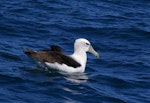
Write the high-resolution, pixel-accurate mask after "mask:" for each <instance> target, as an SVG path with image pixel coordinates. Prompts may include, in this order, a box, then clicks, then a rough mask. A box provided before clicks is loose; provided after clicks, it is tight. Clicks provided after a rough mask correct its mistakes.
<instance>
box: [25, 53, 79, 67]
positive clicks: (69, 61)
mask: <svg viewBox="0 0 150 103" xmlns="http://www.w3.org/2000/svg"><path fill="white" fill-rule="evenodd" d="M25 54H27V55H30V56H31V57H32V58H34V59H36V60H38V61H41V62H49V63H54V62H57V63H59V64H66V65H68V66H72V67H74V68H77V67H80V66H81V64H80V63H78V62H77V61H75V60H74V59H73V58H71V57H69V56H66V55H64V54H63V53H61V52H59V51H58V52H57V51H38V52H34V51H32V50H28V51H26V52H25Z"/></svg>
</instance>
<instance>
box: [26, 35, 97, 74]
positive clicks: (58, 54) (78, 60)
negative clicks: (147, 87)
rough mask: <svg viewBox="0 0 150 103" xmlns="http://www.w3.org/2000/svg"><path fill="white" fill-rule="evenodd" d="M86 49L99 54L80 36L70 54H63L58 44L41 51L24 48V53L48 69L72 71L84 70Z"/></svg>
mask: <svg viewBox="0 0 150 103" xmlns="http://www.w3.org/2000/svg"><path fill="white" fill-rule="evenodd" d="M87 51H89V52H91V53H93V54H94V55H96V56H99V55H98V53H97V52H96V51H95V50H94V49H93V48H92V46H91V45H90V42H89V41H88V40H86V39H82V38H81V39H77V40H76V41H75V44H74V53H73V54H72V55H65V54H64V53H63V52H62V50H61V48H60V47H58V46H52V47H51V50H41V51H32V50H29V49H26V50H25V54H27V55H28V56H30V57H32V58H34V59H35V60H37V61H38V62H40V63H43V64H44V65H45V66H46V67H48V68H50V69H53V70H58V71H63V72H69V73H73V72H84V71H85V66H86V61H87V55H86V52H87Z"/></svg>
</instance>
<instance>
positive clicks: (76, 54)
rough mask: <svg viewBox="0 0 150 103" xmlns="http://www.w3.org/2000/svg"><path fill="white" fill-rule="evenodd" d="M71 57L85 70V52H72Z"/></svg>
mask: <svg viewBox="0 0 150 103" xmlns="http://www.w3.org/2000/svg"><path fill="white" fill-rule="evenodd" d="M71 57H72V58H73V59H75V60H76V61H77V62H79V63H80V64H81V65H82V68H84V69H85V66H86V61H87V55H86V52H85V51H83V50H82V49H77V50H75V51H74V53H73V54H72V56H71Z"/></svg>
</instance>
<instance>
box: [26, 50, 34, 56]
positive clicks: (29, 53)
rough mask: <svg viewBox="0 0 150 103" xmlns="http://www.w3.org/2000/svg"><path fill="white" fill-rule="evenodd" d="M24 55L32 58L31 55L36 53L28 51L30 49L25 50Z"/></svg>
mask: <svg viewBox="0 0 150 103" xmlns="http://www.w3.org/2000/svg"><path fill="white" fill-rule="evenodd" d="M24 53H25V54H26V55H28V56H30V55H31V54H33V53H34V51H32V50H30V49H28V48H25V49H24Z"/></svg>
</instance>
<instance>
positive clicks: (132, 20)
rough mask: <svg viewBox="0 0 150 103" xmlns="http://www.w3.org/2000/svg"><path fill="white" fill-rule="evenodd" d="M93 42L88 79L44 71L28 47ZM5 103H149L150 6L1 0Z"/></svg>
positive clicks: (0, 86)
mask: <svg viewBox="0 0 150 103" xmlns="http://www.w3.org/2000/svg"><path fill="white" fill-rule="evenodd" d="M81 37H82V38H86V39H88V40H89V41H90V42H91V43H92V45H93V47H94V48H95V50H96V51H98V52H99V53H100V55H101V57H100V58H99V59H97V58H95V57H94V56H93V55H91V54H88V61H87V66H86V71H85V73H81V74H79V73H78V74H61V73H51V72H49V71H45V70H43V69H42V68H39V67H37V65H36V64H35V63H34V62H33V61H32V60H31V59H30V58H28V57H27V56H26V55H25V54H24V53H23V48H31V49H33V50H39V49H47V48H49V46H50V45H59V46H61V47H62V48H63V50H64V52H65V53H66V54H71V53H72V52H73V44H74V40H75V39H77V38H81ZM0 103H150V1H148V0H92V1H90V0H1V1H0Z"/></svg>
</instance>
